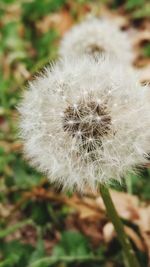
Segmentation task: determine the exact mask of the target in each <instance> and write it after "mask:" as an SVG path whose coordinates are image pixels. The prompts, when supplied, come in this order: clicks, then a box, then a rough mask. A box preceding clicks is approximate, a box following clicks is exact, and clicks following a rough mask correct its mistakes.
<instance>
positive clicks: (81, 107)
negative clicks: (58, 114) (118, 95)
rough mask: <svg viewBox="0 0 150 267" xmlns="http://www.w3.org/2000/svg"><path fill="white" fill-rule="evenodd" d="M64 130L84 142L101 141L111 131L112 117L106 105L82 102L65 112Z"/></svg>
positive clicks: (70, 106)
mask: <svg viewBox="0 0 150 267" xmlns="http://www.w3.org/2000/svg"><path fill="white" fill-rule="evenodd" d="M63 128H64V131H66V132H68V133H69V134H70V135H71V136H72V137H76V138H80V139H81V140H83V141H87V140H95V141H96V140H97V141H100V140H101V139H102V137H103V136H104V135H107V134H108V133H109V131H110V129H111V117H110V114H109V112H108V110H107V105H106V104H100V103H99V102H97V101H88V102H86V101H82V102H80V103H78V104H74V105H69V106H68V107H67V108H66V110H65V111H64V116H63Z"/></svg>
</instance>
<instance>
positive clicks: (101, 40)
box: [60, 18, 133, 63]
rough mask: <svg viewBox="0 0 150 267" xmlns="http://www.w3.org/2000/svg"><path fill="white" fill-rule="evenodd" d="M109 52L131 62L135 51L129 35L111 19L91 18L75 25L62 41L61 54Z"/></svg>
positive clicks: (119, 58) (126, 61) (95, 54)
mask: <svg viewBox="0 0 150 267" xmlns="http://www.w3.org/2000/svg"><path fill="white" fill-rule="evenodd" d="M101 53H109V54H110V55H111V56H113V57H116V58H117V59H118V60H120V61H122V62H125V63H130V62H131V61H132V59H133V52H132V50H131V44H130V41H129V37H128V35H127V34H126V33H125V32H122V31H121V30H120V29H119V27H118V26H117V25H116V24H114V23H113V22H112V21H110V20H106V19H98V18H90V19H87V20H86V21H83V22H82V23H80V24H78V25H76V26H74V27H73V28H72V29H71V30H70V31H69V32H67V33H66V34H65V36H64V38H63V39H62V41H61V46H60V55H61V56H62V57H63V56H71V57H72V56H75V57H76V56H82V54H88V55H93V56H96V57H97V55H99V54H101Z"/></svg>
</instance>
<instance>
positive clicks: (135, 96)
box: [19, 56, 150, 191]
mask: <svg viewBox="0 0 150 267" xmlns="http://www.w3.org/2000/svg"><path fill="white" fill-rule="evenodd" d="M59 88H60V89H61V90H58V89H59ZM147 90H148V88H147V87H141V85H139V83H138V82H137V79H136V77H135V73H134V72H133V71H132V69H130V68H128V69H126V67H125V66H121V65H120V64H119V63H116V62H114V61H111V62H110V60H109V58H104V57H103V58H99V59H98V60H97V61H95V60H94V58H93V57H86V56H85V57H84V56H83V57H82V58H80V59H70V58H69V60H68V59H67V58H66V59H63V60H61V61H59V62H58V63H56V65H54V66H53V67H48V68H47V69H46V71H45V73H44V74H41V76H39V77H38V78H36V80H34V81H33V82H32V83H30V85H29V88H28V90H27V91H26V92H25V94H24V96H23V99H22V102H21V104H20V106H19V111H20V116H21V118H20V129H21V137H22V139H23V141H24V152H25V155H26V157H27V158H28V159H29V160H30V162H31V163H32V165H33V166H35V167H37V168H38V169H39V170H40V171H42V172H45V173H46V175H48V177H49V180H50V181H52V182H56V183H57V185H62V186H63V187H64V188H69V189H76V190H80V191H84V190H85V188H86V186H89V187H91V189H93V190H94V189H95V188H96V187H97V185H98V183H100V182H101V183H102V182H103V183H106V182H109V180H110V179H112V178H113V179H116V180H118V181H121V178H122V177H123V176H125V175H126V173H127V172H128V171H133V170H134V169H135V166H136V165H140V164H144V163H146V162H147V158H146V153H147V152H149V144H150V105H149V102H148V101H147V100H146V97H145V95H146V93H147ZM110 91H111V94H110V93H109V92H110ZM85 92H86V94H85ZM64 97H65V98H64ZM125 100H127V101H125ZM116 104H117V105H116ZM62 114H63V116H62ZM39 115H40V116H39Z"/></svg>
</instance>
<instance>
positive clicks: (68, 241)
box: [0, 0, 150, 267]
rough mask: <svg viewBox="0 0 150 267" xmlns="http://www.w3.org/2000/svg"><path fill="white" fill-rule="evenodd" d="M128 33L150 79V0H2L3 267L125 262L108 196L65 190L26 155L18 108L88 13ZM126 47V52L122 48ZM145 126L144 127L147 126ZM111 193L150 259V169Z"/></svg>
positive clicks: (142, 254) (108, 266)
mask: <svg viewBox="0 0 150 267" xmlns="http://www.w3.org/2000/svg"><path fill="white" fill-rule="evenodd" d="M89 14H92V15H96V16H106V17H109V18H110V19H112V20H113V21H115V23H117V24H118V25H119V27H120V29H121V30H123V31H127V32H128V34H129V39H130V41H131V42H132V46H133V50H134V61H133V66H134V68H136V69H137V71H138V72H139V74H140V79H141V83H142V84H143V83H146V82H149V81H150V2H149V1H148V0H127V1H125V0H124V1H123V0H115V1H111V0H103V1H98V0H93V1H92V0H91V1H90V0H89V1H88V0H76V1H73V0H42V1H40V0H0V62H1V64H0V267H49V266H56V267H67V266H71V267H77V266H78V267H79V266H80V267H84V266H86V267H98V266H101V267H103V266H105V267H121V266H124V258H123V255H122V250H121V247H120V245H119V243H118V240H117V238H116V236H115V233H114V230H113V227H112V224H111V223H110V221H109V219H108V218H107V215H106V213H105V208H104V205H103V202H102V199H101V197H100V196H98V195H96V194H95V195H93V194H91V193H90V192H89V194H88V195H86V196H83V195H77V194H70V193H69V192H68V193H66V194H63V193H61V192H59V191H57V190H56V189H55V190H54V189H53V187H52V186H51V185H50V184H49V183H48V182H47V179H46V177H44V176H43V175H42V174H40V173H37V172H36V171H35V170H33V169H32V168H31V167H30V166H29V164H28V163H27V162H26V161H25V160H24V158H23V155H22V144H21V141H20V140H19V137H18V129H17V124H18V114H17V110H16V106H17V104H18V101H19V99H20V98H21V94H22V92H23V90H24V89H25V87H26V86H27V81H28V80H31V79H32V78H33V76H34V74H35V73H37V71H39V70H40V69H41V68H42V67H43V66H44V65H46V64H48V63H49V61H51V60H56V59H57V57H58V54H57V51H58V47H59V43H60V40H61V38H62V36H63V35H64V33H65V32H66V31H67V30H68V29H69V28H70V27H71V26H72V25H73V24H75V23H77V22H79V21H81V20H82V19H84V17H86V16H87V15H89ZM122 53H123V51H122ZM143 131H144V129H143ZM125 178H127V179H126V180H127V184H126V185H125V184H124V185H123V186H120V185H118V184H116V183H112V186H111V187H112V190H111V194H112V197H113V200H114V202H115V204H116V208H117V210H118V212H119V214H120V216H121V218H122V220H123V221H124V223H125V225H126V232H127V234H128V235H129V237H130V239H131V241H132V243H133V246H134V249H135V250H136V253H137V255H138V258H139V260H140V262H141V266H142V267H146V266H148V262H149V258H150V205H149V204H150V201H149V200H150V183H149V180H150V169H149V166H146V167H145V168H143V169H139V175H138V176H133V175H132V176H131V175H129V176H128V177H125Z"/></svg>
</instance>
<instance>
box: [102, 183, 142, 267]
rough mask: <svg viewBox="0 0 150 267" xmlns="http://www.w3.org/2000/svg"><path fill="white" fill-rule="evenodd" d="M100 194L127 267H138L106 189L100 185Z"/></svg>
mask: <svg viewBox="0 0 150 267" xmlns="http://www.w3.org/2000/svg"><path fill="white" fill-rule="evenodd" d="M100 192H101V196H102V198H103V201H104V204H105V207H106V210H107V214H108V216H109V218H110V220H111V221H112V223H113V226H114V228H115V230H116V233H117V235H118V239H119V242H120V244H121V245H122V248H123V250H124V255H125V258H126V261H127V262H128V266H129V267H140V264H139V262H138V260H137V258H136V255H135V253H134V250H133V248H132V245H131V243H130V240H129V239H128V237H127V236H126V233H125V231H124V227H123V224H122V222H121V219H120V218H119V216H118V213H117V211H116V208H115V206H114V204H113V201H112V199H111V196H110V193H109V190H108V188H107V187H106V186H105V185H101V186H100Z"/></svg>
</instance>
